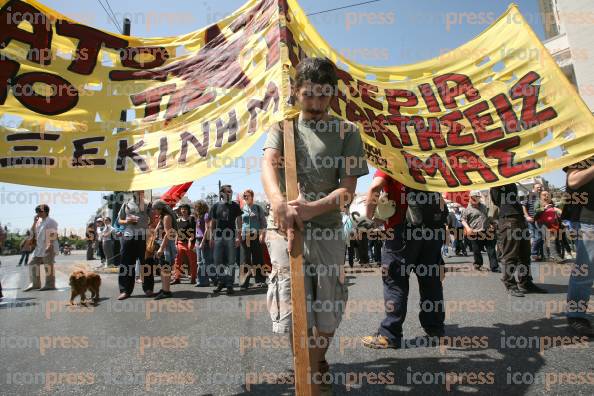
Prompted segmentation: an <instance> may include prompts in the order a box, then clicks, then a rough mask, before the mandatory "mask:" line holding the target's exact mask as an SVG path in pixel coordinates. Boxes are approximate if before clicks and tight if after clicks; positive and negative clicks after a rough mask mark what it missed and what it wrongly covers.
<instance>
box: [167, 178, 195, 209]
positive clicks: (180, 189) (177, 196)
mask: <svg viewBox="0 0 594 396" xmlns="http://www.w3.org/2000/svg"><path fill="white" fill-rule="evenodd" d="M192 184H194V182H188V183H184V184H178V185H177V186H173V187H171V188H170V189H169V190H167V191H165V193H163V195H161V197H160V199H162V200H163V201H165V202H167V204H168V205H169V206H171V207H174V206H175V204H176V203H178V202H179V201H180V200H181V199H182V197H183V196H184V195H185V194H186V193H187V192H188V190H189V189H190V187H191V186H192Z"/></svg>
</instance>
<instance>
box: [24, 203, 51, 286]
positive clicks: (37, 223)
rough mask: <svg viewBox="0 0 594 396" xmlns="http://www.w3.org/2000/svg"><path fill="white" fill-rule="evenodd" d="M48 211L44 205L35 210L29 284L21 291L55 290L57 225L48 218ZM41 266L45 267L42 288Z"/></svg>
mask: <svg viewBox="0 0 594 396" xmlns="http://www.w3.org/2000/svg"><path fill="white" fill-rule="evenodd" d="M49 211H50V208H49V206H47V205H45V204H42V205H38V206H37V207H36V208H35V213H36V215H35V218H34V219H33V225H32V226H31V231H32V232H33V235H35V241H36V244H35V251H34V252H33V260H32V261H31V263H30V264H29V278H30V281H31V283H30V284H29V286H27V287H26V288H25V289H24V290H23V291H30V290H33V289H39V290H55V289H56V276H55V273H54V263H55V256H56V252H57V251H58V249H59V245H58V223H57V222H56V221H55V220H54V219H52V218H51V217H49ZM41 264H43V265H44V267H45V285H44V286H43V287H41V269H40V266H41Z"/></svg>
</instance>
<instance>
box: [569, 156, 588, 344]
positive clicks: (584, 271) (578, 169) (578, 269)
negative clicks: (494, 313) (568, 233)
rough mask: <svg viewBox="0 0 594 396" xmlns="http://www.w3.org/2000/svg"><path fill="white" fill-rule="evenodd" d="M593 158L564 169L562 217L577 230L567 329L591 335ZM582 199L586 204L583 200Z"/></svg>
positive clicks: (570, 280)
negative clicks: (565, 176) (589, 318)
mask: <svg viewBox="0 0 594 396" xmlns="http://www.w3.org/2000/svg"><path fill="white" fill-rule="evenodd" d="M592 164H594V157H591V158H589V159H587V160H585V161H582V162H579V163H577V164H574V165H571V166H569V167H567V168H565V169H564V170H565V172H567V188H566V192H567V194H566V196H565V197H564V199H565V206H564V207H563V214H562V218H563V219H564V220H569V221H571V222H572V223H573V224H574V226H575V229H576V231H577V240H576V258H575V264H574V268H573V270H572V271H571V277H570V278H569V286H568V288H567V307H566V315H567V322H568V325H569V328H570V329H571V330H572V331H574V332H575V333H577V334H578V335H581V336H587V337H590V338H594V329H593V328H592V324H591V323H590V321H589V320H588V319H587V317H586V312H587V310H588V302H589V300H590V294H591V293H592V284H593V283H594V166H592ZM584 202H585V203H584Z"/></svg>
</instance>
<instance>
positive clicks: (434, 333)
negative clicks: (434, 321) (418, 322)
mask: <svg viewBox="0 0 594 396" xmlns="http://www.w3.org/2000/svg"><path fill="white" fill-rule="evenodd" d="M425 334H427V336H428V337H440V338H441V337H443V336H445V330H444V329H443V328H442V327H432V328H427V329H425Z"/></svg>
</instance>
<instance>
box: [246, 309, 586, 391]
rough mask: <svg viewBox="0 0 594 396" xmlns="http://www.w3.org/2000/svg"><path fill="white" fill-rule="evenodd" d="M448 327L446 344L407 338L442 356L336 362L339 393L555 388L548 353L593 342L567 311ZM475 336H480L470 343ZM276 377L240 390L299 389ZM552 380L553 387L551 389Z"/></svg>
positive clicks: (392, 353) (384, 352)
mask: <svg viewBox="0 0 594 396" xmlns="http://www.w3.org/2000/svg"><path fill="white" fill-rule="evenodd" d="M446 333H447V336H446V337H445V338H442V339H441V346H440V347H437V346H435V345H436V344H435V343H431V342H427V341H429V339H428V338H427V337H416V338H411V339H408V340H406V342H405V345H406V347H405V349H410V348H414V349H416V348H418V349H419V352H418V354H419V355H420V354H422V353H423V349H429V348H439V354H440V355H441V356H439V357H436V356H428V357H418V358H416V357H415V358H410V357H399V354H400V352H399V350H393V349H391V350H381V351H379V350H378V351H377V354H378V355H380V356H382V357H381V358H379V359H377V360H372V361H366V362H360V363H332V362H331V368H330V370H331V373H332V376H331V378H332V380H333V381H334V384H335V385H334V394H335V395H385V394H414V395H423V396H429V395H443V394H462V395H465V394H468V395H471V394H482V395H495V394H503V395H505V394H508V395H524V394H526V393H527V392H528V390H529V388H530V387H531V386H532V385H533V384H538V386H542V387H544V389H543V390H547V391H554V386H555V385H554V383H551V384H549V383H547V382H546V377H544V373H541V374H540V375H542V378H541V377H539V375H538V374H537V373H538V372H539V371H540V370H541V369H542V368H543V366H544V365H545V359H544V354H545V353H554V352H551V351H549V350H551V349H553V348H587V347H591V346H592V342H589V343H588V342H587V341H585V340H582V339H578V338H577V337H573V338H572V335H571V334H570V333H568V332H567V325H566V321H565V317H564V316H562V315H556V316H554V317H552V318H551V319H546V318H543V319H538V320H531V321H527V322H524V323H522V324H518V325H507V324H501V323H498V324H495V325H494V326H493V327H459V326H458V325H450V326H447V330H446ZM463 340H465V341H467V342H463ZM469 340H474V341H473V342H470V343H469V342H468V341H469ZM477 340H482V341H477ZM562 340H563V341H562ZM568 341H570V342H568ZM335 342H336V341H335ZM361 348H364V347H363V346H361ZM488 350H494V351H496V352H497V354H493V353H490V354H489V353H486V351H488ZM547 351H549V352H547ZM432 353H433V352H432ZM386 355H389V356H390V357H386ZM494 356H500V357H494ZM268 374H270V373H268ZM543 378H545V380H544V381H545V382H544V384H543V382H542V381H543ZM270 379H272V377H270V376H269V378H268V379H267V378H266V375H262V376H261V378H259V382H261V383H258V384H253V385H251V386H250V391H249V392H248V390H247V389H246V390H245V391H244V392H243V393H239V394H240V395H246V396H247V395H254V394H257V395H279V394H291V393H292V392H294V387H293V386H292V385H291V384H286V383H285V384H280V385H278V384H274V383H270V381H269V380H270ZM539 381H541V382H539ZM551 382H552V381H551ZM549 385H550V386H551V387H552V389H550V390H549V389H548V386H549ZM534 390H535V389H532V391H534Z"/></svg>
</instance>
